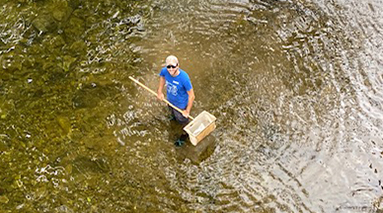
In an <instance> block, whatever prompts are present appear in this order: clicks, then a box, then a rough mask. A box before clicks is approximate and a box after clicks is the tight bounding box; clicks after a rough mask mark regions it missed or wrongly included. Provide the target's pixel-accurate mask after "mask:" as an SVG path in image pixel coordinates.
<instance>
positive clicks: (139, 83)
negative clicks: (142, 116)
mask: <svg viewBox="0 0 383 213" xmlns="http://www.w3.org/2000/svg"><path fill="white" fill-rule="evenodd" d="M129 78H130V80H132V81H134V82H135V83H136V84H138V85H140V86H142V87H143V88H144V89H146V90H147V91H149V92H150V93H152V94H153V95H154V96H156V97H157V93H156V92H154V91H153V90H151V89H150V88H148V87H147V86H145V85H143V84H142V83H141V82H139V81H138V80H136V79H135V78H133V77H132V76H129ZM162 100H163V101H164V102H165V103H167V104H168V105H169V106H171V107H173V108H174V109H175V110H177V111H178V112H180V113H181V114H182V112H183V111H182V110H181V109H180V108H178V107H176V106H174V105H173V104H172V103H170V102H169V101H168V100H166V99H165V98H164V99H162ZM189 118H190V119H192V120H194V118H193V117H192V116H190V115H189Z"/></svg>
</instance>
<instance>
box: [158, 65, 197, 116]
mask: <svg viewBox="0 0 383 213" xmlns="http://www.w3.org/2000/svg"><path fill="white" fill-rule="evenodd" d="M179 71H180V73H179V74H178V75H177V76H176V77H173V76H172V75H170V73H169V72H168V70H167V69H166V67H164V68H162V69H161V72H160V76H161V77H164V78H165V86H166V96H167V99H168V101H169V102H170V103H172V104H173V105H174V106H176V107H178V108H180V109H186V107H187V105H188V101H189V94H188V93H187V92H188V91H190V90H191V89H192V88H193V87H192V84H191V82H190V78H189V75H188V74H187V73H186V72H185V71H183V70H182V69H179Z"/></svg>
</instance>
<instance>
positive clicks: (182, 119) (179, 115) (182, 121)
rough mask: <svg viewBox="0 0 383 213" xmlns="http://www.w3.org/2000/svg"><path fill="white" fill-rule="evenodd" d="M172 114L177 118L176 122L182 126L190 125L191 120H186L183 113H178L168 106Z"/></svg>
mask: <svg viewBox="0 0 383 213" xmlns="http://www.w3.org/2000/svg"><path fill="white" fill-rule="evenodd" d="M168 107H169V110H170V113H171V114H172V115H173V116H174V117H175V119H176V121H177V122H178V123H180V124H182V125H187V124H188V123H189V118H185V117H184V116H183V115H182V113H180V112H178V111H177V110H176V109H174V108H173V107H171V106H168Z"/></svg>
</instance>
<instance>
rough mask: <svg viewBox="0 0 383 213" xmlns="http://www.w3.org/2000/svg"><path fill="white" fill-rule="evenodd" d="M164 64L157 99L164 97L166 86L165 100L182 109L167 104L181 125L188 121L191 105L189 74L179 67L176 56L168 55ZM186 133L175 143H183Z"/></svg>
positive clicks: (178, 144) (179, 144)
mask: <svg viewBox="0 0 383 213" xmlns="http://www.w3.org/2000/svg"><path fill="white" fill-rule="evenodd" d="M165 62H166V66H165V67H164V68H162V69H161V72H160V83H159V86H158V91H157V97H158V99H159V100H161V101H162V100H163V99H164V94H163V92H162V91H163V88H164V86H166V97H167V100H168V101H169V102H170V103H172V104H173V105H174V106H176V107H178V108H180V109H181V110H182V114H181V113H180V112H178V111H177V110H175V109H173V108H172V107H170V106H169V109H170V110H171V115H172V116H173V117H174V119H175V120H176V121H177V122H178V123H180V124H181V125H182V126H186V125H187V124H188V123H189V114H190V110H191V108H192V106H193V101H194V98H195V96H194V91H193V87H192V84H191V82H190V78H189V75H188V74H187V73H186V72H185V71H183V70H182V69H180V68H179V62H178V59H177V57H175V56H174V55H170V56H168V57H167V58H166V61H165ZM186 138H187V134H186V133H183V134H182V135H181V137H180V138H179V139H178V140H177V141H176V143H175V145H177V146H181V145H182V144H183V143H185V140H186Z"/></svg>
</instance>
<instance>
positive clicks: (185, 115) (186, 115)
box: [182, 110, 190, 118]
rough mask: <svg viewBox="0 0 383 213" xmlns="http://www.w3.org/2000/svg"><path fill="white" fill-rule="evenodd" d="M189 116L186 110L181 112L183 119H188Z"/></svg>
mask: <svg viewBox="0 0 383 213" xmlns="http://www.w3.org/2000/svg"><path fill="white" fill-rule="evenodd" d="M189 114H190V112H188V111H187V110H183V111H182V115H183V116H184V117H185V118H188V117H189Z"/></svg>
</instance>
